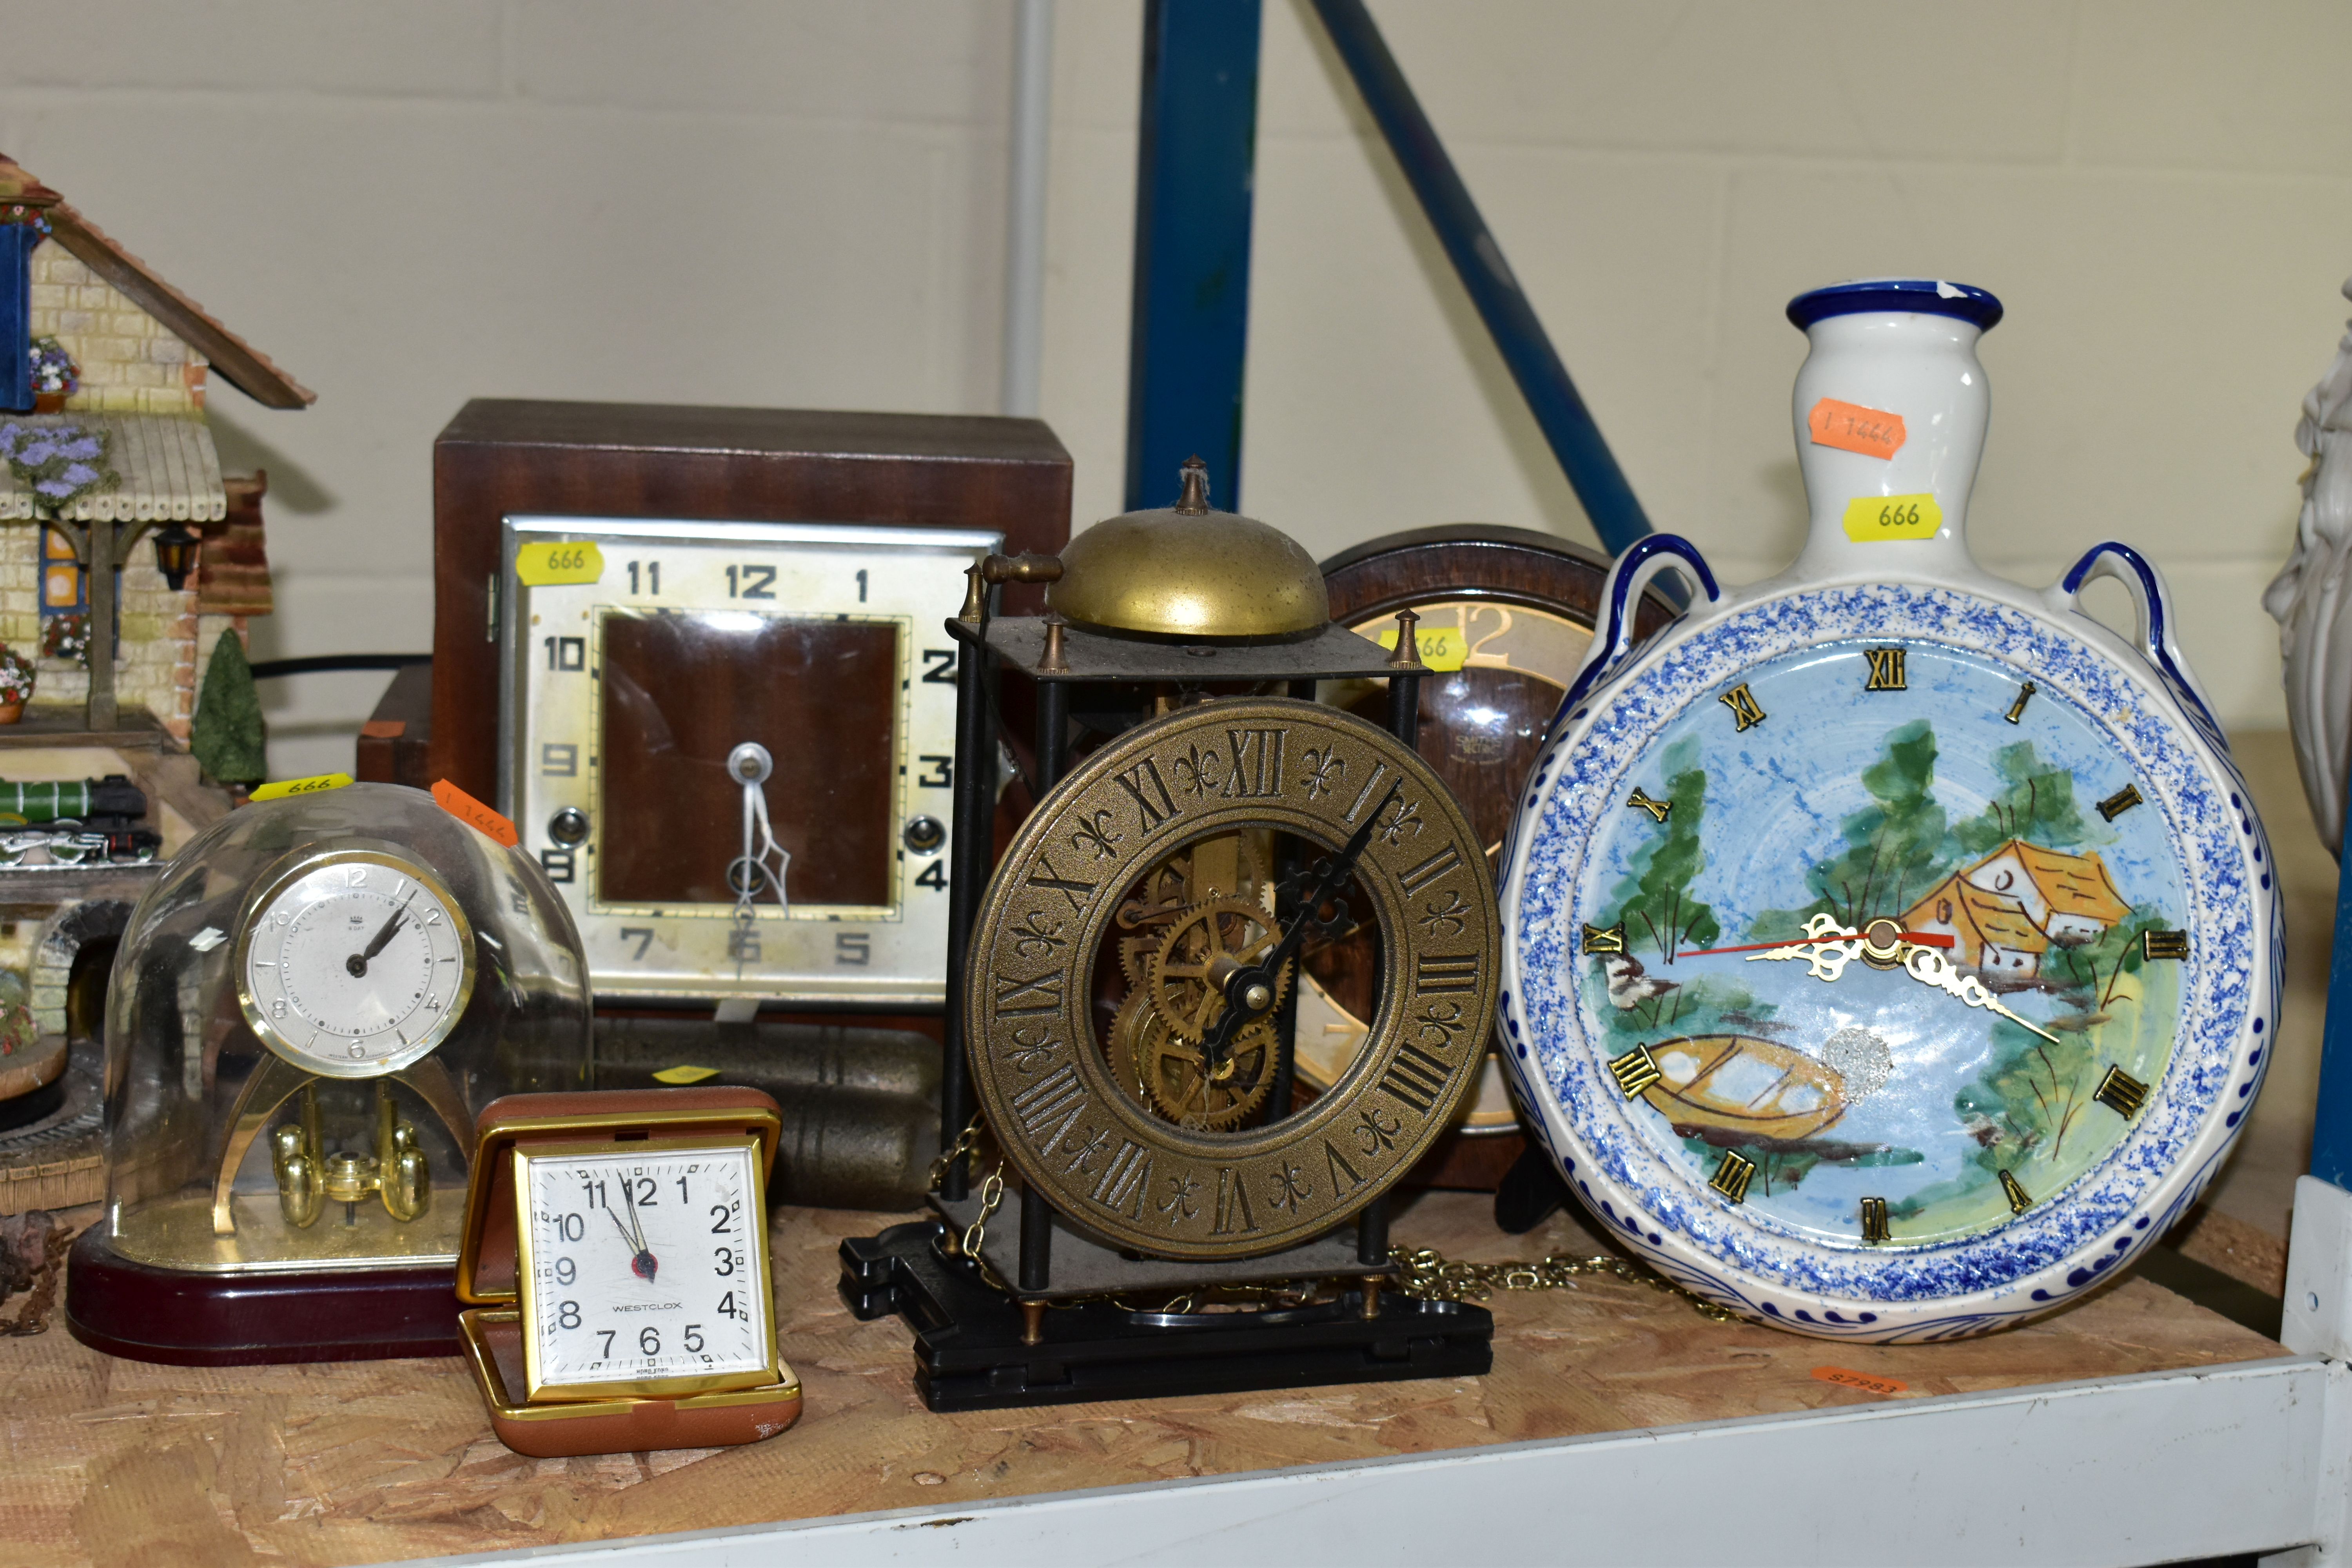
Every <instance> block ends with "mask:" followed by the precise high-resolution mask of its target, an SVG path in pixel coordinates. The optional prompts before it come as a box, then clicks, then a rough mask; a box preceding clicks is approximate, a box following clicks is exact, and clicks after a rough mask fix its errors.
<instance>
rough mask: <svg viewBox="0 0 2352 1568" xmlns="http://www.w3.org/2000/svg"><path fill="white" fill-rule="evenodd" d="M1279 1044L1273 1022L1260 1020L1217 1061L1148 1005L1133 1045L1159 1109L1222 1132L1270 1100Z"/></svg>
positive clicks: (1180, 1121)
mask: <svg viewBox="0 0 2352 1568" xmlns="http://www.w3.org/2000/svg"><path fill="white" fill-rule="evenodd" d="M1274 1046H1275V1034H1274V1024H1273V1021H1272V1020H1271V1019H1266V1018H1261V1019H1259V1020H1258V1021H1257V1022H1255V1023H1254V1024H1251V1025H1249V1026H1247V1027H1245V1028H1244V1029H1243V1030H1242V1032H1241V1034H1240V1035H1239V1036H1238V1037H1236V1038H1235V1040H1234V1048H1233V1050H1232V1051H1231V1052H1230V1053H1228V1054H1227V1055H1225V1056H1224V1057H1223V1058H1222V1059H1219V1060H1217V1061H1214V1062H1212V1061H1211V1060H1210V1059H1209V1055H1208V1053H1207V1051H1206V1050H1205V1049H1204V1048H1203V1047H1202V1045H1201V1044H1200V1042H1198V1041H1197V1040H1188V1039H1186V1038H1184V1037H1183V1036H1181V1035H1180V1034H1178V1033H1176V1031H1175V1030H1173V1029H1171V1027H1169V1025H1168V1020H1167V1019H1165V1018H1163V1017H1161V1016H1160V1014H1159V1012H1158V1010H1157V1009H1155V1008H1152V1007H1150V1005H1146V1006H1144V1007H1143V1008H1142V1009H1141V1010H1140V1011H1139V1013H1138V1015H1137V1017H1136V1028H1135V1037H1134V1045H1133V1047H1132V1048H1133V1050H1134V1064H1135V1073H1136V1077H1137V1079H1138V1080H1139V1082H1140V1083H1141V1085H1142V1088H1143V1092H1144V1095H1145V1097H1146V1098H1148V1099H1149V1100H1150V1101H1151V1104H1152V1106H1153V1108H1154V1109H1155V1110H1159V1111H1160V1114H1162V1115H1164V1116H1166V1117H1167V1118H1168V1119H1169V1120H1170V1121H1173V1122H1175V1123H1176V1124H1177V1125H1178V1126H1180V1127H1190V1128H1194V1129H1198V1130H1201V1131H1210V1132H1223V1131H1226V1130H1227V1129H1229V1128H1232V1127H1234V1126H1237V1125H1238V1124H1239V1123H1240V1122H1241V1121H1243V1120H1244V1119H1245V1118H1246V1117H1248V1115H1249V1114H1250V1112H1252V1111H1254V1110H1256V1109H1257V1108H1258V1107H1259V1106H1261V1105H1263V1104H1265V1097H1266V1094H1267V1092H1268V1091H1269V1090H1270V1089H1273V1087H1274Z"/></svg>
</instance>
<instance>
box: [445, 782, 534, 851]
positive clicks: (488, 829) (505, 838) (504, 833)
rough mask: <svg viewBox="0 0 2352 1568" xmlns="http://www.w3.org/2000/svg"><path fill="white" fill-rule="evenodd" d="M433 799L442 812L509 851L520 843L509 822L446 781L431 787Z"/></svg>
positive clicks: (519, 837) (519, 838)
mask: <svg viewBox="0 0 2352 1568" xmlns="http://www.w3.org/2000/svg"><path fill="white" fill-rule="evenodd" d="M433 798H434V799H435V800H436V801H438V802H440V804H441V809H442V810H444V811H446V812H447V813H448V814H449V815H450V816H454V817H456V818H457V820H458V821H460V822H462V823H464V824H465V825H466V826H468V827H472V828H476V829H478V830H479V831H481V832H483V833H486V834H488V836H489V837H492V838H495V839H497V840H498V841H499V843H501V844H503V845H505V846H506V847H508V848H509V849H511V848H513V847H515V846H516V845H518V844H520V843H521V842H522V835H521V834H520V833H517V832H516V831H515V825H514V824H513V823H511V822H509V821H508V820H507V819H506V818H505V817H503V816H499V814H498V813H497V812H495V811H492V810H491V809H490V808H489V807H488V806H487V805H483V804H482V803H481V802H480V801H478V800H476V799H475V798H474V797H473V796H472V795H467V793H466V792H465V791H464V790H461V789H459V788H458V787H457V785H456V784H451V783H450V782H449V781H448V780H447V779H443V780H442V781H441V782H440V783H438V784H435V785H434V786H433Z"/></svg>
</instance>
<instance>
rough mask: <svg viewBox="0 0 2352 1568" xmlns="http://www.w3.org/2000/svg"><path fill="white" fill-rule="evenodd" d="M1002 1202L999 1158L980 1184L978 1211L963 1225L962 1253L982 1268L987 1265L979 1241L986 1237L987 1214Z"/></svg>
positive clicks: (1001, 1165)
mask: <svg viewBox="0 0 2352 1568" xmlns="http://www.w3.org/2000/svg"><path fill="white" fill-rule="evenodd" d="M1003 1203H1004V1162H1003V1161H1002V1160H999V1161H998V1162H996V1169H994V1170H993V1171H991V1172H989V1173H988V1180H986V1181H984V1182H982V1183H981V1184H980V1213H979V1214H978V1215H974V1216H973V1217H972V1222H971V1224H970V1225H968V1226H964V1227H963V1244H962V1245H963V1255H964V1256H965V1257H966V1258H971V1259H972V1260H973V1261H975V1262H977V1263H979V1264H980V1266H981V1267H982V1268H987V1267H988V1262H987V1260H986V1259H985V1258H982V1257H981V1255H980V1246H981V1243H982V1242H983V1241H985V1240H987V1239H988V1216H989V1215H992V1214H994V1213H995V1212H996V1211H997V1210H998V1209H999V1208H1000V1207H1002V1206H1003Z"/></svg>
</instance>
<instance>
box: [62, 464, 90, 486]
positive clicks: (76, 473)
mask: <svg viewBox="0 0 2352 1568" xmlns="http://www.w3.org/2000/svg"><path fill="white" fill-rule="evenodd" d="M60 477H61V478H63V479H64V480H65V482H66V483H68V484H69V485H71V486H73V488H74V489H80V488H81V487H82V486H84V485H89V484H96V483H97V482H98V470H97V469H96V468H91V467H90V466H89V464H88V463H68V464H67V465H66V471H65V473H64V474H63V475H62V476H60Z"/></svg>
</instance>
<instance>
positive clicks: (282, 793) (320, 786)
mask: <svg viewBox="0 0 2352 1568" xmlns="http://www.w3.org/2000/svg"><path fill="white" fill-rule="evenodd" d="M351 782H352V775H351V774H349V773H320V774H319V775H317V776H316V777H314V778H307V779H280V780H278V782H277V783H276V784H263V785H262V786H261V787H260V788H259V789H257V790H255V791H254V792H253V795H251V797H250V798H252V799H254V800H284V799H285V798H286V797H287V796H288V795H321V794H324V793H325V792H326V791H328V790H331V789H341V788H342V787H343V786H344V785H345V784H349V783H351Z"/></svg>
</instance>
